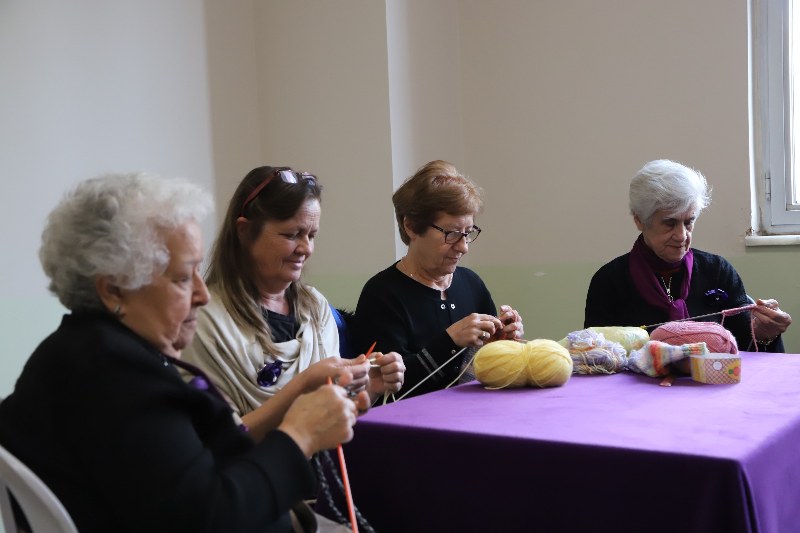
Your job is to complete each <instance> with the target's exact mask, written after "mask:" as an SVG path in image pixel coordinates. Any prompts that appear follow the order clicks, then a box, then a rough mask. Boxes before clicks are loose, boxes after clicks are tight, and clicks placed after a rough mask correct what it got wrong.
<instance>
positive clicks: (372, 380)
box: [368, 352, 406, 396]
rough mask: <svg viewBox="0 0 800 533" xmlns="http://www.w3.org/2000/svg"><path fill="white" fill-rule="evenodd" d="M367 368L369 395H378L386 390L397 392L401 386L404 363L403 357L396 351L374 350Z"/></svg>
mask: <svg viewBox="0 0 800 533" xmlns="http://www.w3.org/2000/svg"><path fill="white" fill-rule="evenodd" d="M370 357H371V361H372V363H373V364H372V365H370V369H369V389H368V391H369V393H370V396H378V395H381V394H384V393H387V392H398V391H399V390H400V389H401V388H402V386H403V380H404V379H405V374H406V365H405V363H403V357H402V356H401V355H400V354H399V353H397V352H389V353H380V352H374V353H373V354H372V355H371V356H370Z"/></svg>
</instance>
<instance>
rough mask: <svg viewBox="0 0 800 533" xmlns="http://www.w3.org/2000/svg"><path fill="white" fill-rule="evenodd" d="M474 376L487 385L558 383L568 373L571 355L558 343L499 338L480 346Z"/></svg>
mask: <svg viewBox="0 0 800 533" xmlns="http://www.w3.org/2000/svg"><path fill="white" fill-rule="evenodd" d="M473 366H474V368H475V377H476V378H477V379H478V381H480V382H481V383H482V384H483V385H484V386H486V387H487V388H489V389H503V388H513V387H526V386H533V387H558V386H561V385H563V384H565V383H566V382H567V381H568V380H569V378H570V376H571V375H572V358H571V357H570V354H569V351H567V349H566V348H564V347H563V346H561V345H560V344H559V343H557V342H555V341H552V340H547V339H535V340H532V341H528V342H526V343H522V342H518V341H511V340H499V341H495V342H491V343H489V344H487V345H485V346H483V347H482V348H481V349H480V350H478V353H476V354H475V359H474V361H473Z"/></svg>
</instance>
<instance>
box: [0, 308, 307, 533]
mask: <svg viewBox="0 0 800 533" xmlns="http://www.w3.org/2000/svg"><path fill="white" fill-rule="evenodd" d="M0 443H2V445H3V446H5V447H6V448H8V449H9V451H11V452H12V453H13V454H14V455H16V456H17V457H18V458H19V459H20V460H21V461H22V462H24V463H25V464H27V465H28V466H29V467H30V468H31V470H33V471H34V472H35V473H36V474H37V475H38V476H39V477H41V478H42V480H43V481H44V482H45V483H46V484H47V485H48V486H49V487H50V489H51V490H52V491H53V492H54V493H55V494H56V496H57V497H58V498H59V499H60V500H61V502H62V503H63V504H64V506H65V507H66V509H67V511H68V512H69V513H70V515H71V516H72V519H73V520H74V521H75V524H76V526H77V528H78V530H79V531H81V532H82V533H86V532H93V531H131V532H139V531H173V532H174V531H193V532H194V531H208V532H212V531H220V532H223V531H225V532H228V531H237V532H239V531H243V532H244V531H258V532H260V533H263V532H265V531H289V529H290V521H289V516H288V509H289V508H290V507H291V506H292V505H294V504H295V503H297V502H298V501H300V500H301V499H302V498H305V497H308V496H309V495H311V494H312V493H313V488H314V476H313V472H312V471H311V469H310V466H309V464H308V462H307V460H306V458H305V456H304V454H303V453H302V451H301V450H300V449H299V448H298V447H297V445H296V444H295V443H294V441H293V440H292V439H291V438H289V436H288V435H286V434H285V433H282V432H280V431H273V432H271V433H270V434H269V435H268V436H267V437H266V438H265V439H264V441H263V442H261V443H259V444H255V443H254V441H253V440H252V439H251V438H250V437H249V436H248V435H247V433H245V432H244V431H242V430H241V429H240V428H239V427H238V426H237V424H236V423H235V422H234V420H233V418H232V414H231V409H230V408H229V407H228V405H227V404H225V403H224V402H223V401H222V400H220V399H218V398H217V397H215V396H213V395H211V394H209V393H208V392H206V391H201V390H198V389H196V388H195V387H193V386H191V385H188V384H186V383H184V381H183V380H182V379H181V378H180V377H179V375H178V372H177V371H176V369H175V368H174V367H173V365H172V364H170V363H169V361H168V360H167V358H165V357H164V356H163V355H161V354H160V353H159V352H157V351H156V350H155V349H154V348H152V347H151V346H150V345H149V344H147V343H146V342H145V341H143V340H142V339H141V338H140V337H138V336H137V335H135V334H134V333H133V332H131V331H130V330H128V329H127V328H126V327H124V326H123V325H122V324H120V323H119V322H118V321H117V320H116V319H114V318H112V317H110V316H104V315H99V314H82V313H76V314H72V315H66V316H65V317H64V319H63V321H62V323H61V326H60V327H59V328H58V330H57V331H56V332H55V333H53V334H52V335H50V336H49V337H48V338H47V339H46V340H45V341H44V342H42V344H41V345H39V347H38V348H37V349H36V351H35V352H34V353H33V355H32V356H31V358H30V359H29V360H28V362H27V364H26V365H25V368H24V370H23V372H22V375H21V376H20V378H19V379H18V381H17V383H16V387H15V390H14V392H13V393H12V394H11V395H10V396H9V397H8V398H6V399H5V400H4V401H3V402H2V403H0Z"/></svg>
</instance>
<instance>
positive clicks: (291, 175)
mask: <svg viewBox="0 0 800 533" xmlns="http://www.w3.org/2000/svg"><path fill="white" fill-rule="evenodd" d="M276 177H278V178H280V180H281V181H282V182H284V183H300V182H301V181H310V182H312V183H316V182H317V177H316V176H315V175H314V174H309V173H308V172H296V171H294V170H292V169H291V168H289V167H280V168H276V169H275V170H273V171H272V172H270V174H269V176H267V177H266V178H264V181H262V182H261V183H259V184H258V186H257V187H256V188H255V189H253V190H252V192H251V193H250V194H248V195H247V198H245V199H244V202H242V209H241V210H240V211H239V216H244V210H245V208H246V207H247V206H248V205H249V204H250V202H252V201H253V200H255V199H256V197H257V196H258V194H259V193H260V192H261V191H262V189H264V187H266V186H267V185H268V184H269V182H271V181H272V180H273V179H275V178H276Z"/></svg>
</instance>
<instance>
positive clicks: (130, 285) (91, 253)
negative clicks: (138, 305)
mask: <svg viewBox="0 0 800 533" xmlns="http://www.w3.org/2000/svg"><path fill="white" fill-rule="evenodd" d="M210 210H211V197H210V195H209V194H208V193H206V192H205V191H203V190H202V189H201V188H200V187H198V186H197V185H195V184H193V183H191V182H189V181H187V180H185V179H166V178H161V177H158V176H153V175H148V174H142V173H139V174H107V175H103V176H98V177H96V178H90V179H88V180H85V181H83V182H81V183H79V184H78V185H77V186H76V187H75V188H74V189H73V190H72V191H70V192H69V193H67V194H66V196H65V197H64V198H63V199H62V200H61V202H60V203H59V204H58V205H57V206H56V208H55V209H53V211H52V212H51V213H50V215H49V216H48V219H47V225H46V226H45V229H44V232H43V233H42V246H41V248H40V249H39V259H40V261H41V262H42V267H43V268H44V272H45V274H47V276H48V277H49V278H50V285H49V289H50V291H51V292H52V293H53V294H55V295H56V296H57V297H58V299H59V301H60V302H61V303H62V304H63V305H64V306H65V307H66V308H67V309H70V310H76V309H89V310H92V309H96V310H100V309H102V308H103V307H102V304H101V302H100V298H99V296H98V294H97V290H96V288H95V278H96V277H97V276H109V277H110V278H111V279H112V280H113V282H114V283H115V284H116V285H118V286H120V287H122V288H125V289H130V290H135V289H138V288H140V287H142V286H144V285H147V284H149V283H150V282H151V281H152V280H153V278H154V277H155V276H156V275H158V274H161V273H163V272H164V270H165V269H166V267H167V265H168V264H169V251H168V250H167V247H166V243H165V236H164V230H170V229H174V228H177V227H179V226H181V225H183V224H185V223H187V222H189V221H196V222H199V221H200V220H202V218H203V217H205V216H206V215H207V214H208V213H209V211H210Z"/></svg>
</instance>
